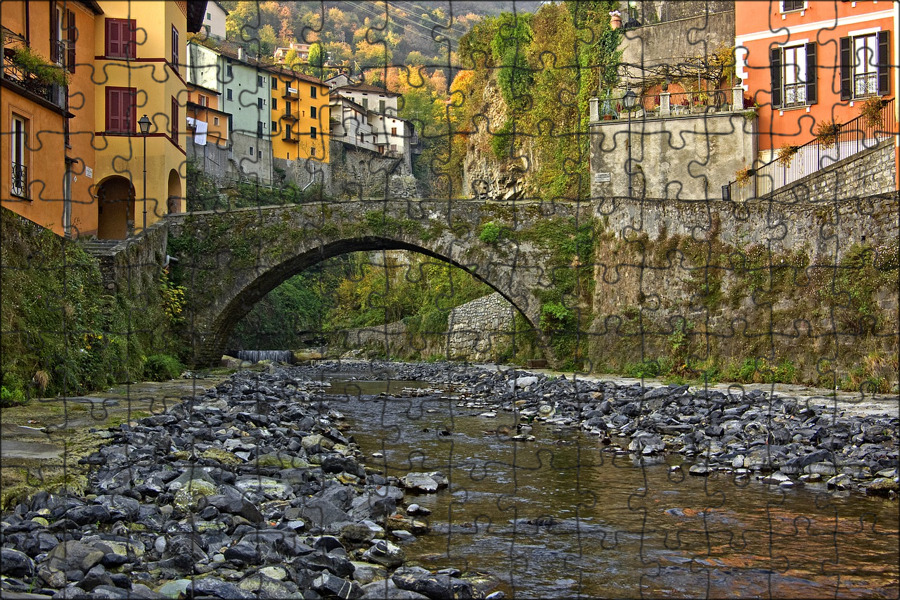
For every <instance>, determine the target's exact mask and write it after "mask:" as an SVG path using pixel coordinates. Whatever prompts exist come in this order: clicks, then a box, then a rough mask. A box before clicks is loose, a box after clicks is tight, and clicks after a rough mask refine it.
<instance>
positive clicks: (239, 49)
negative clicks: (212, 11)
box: [238, 21, 621, 60]
mask: <svg viewBox="0 0 900 600" xmlns="http://www.w3.org/2000/svg"><path fill="white" fill-rule="evenodd" d="M620 23H621V21H620ZM238 60H244V49H243V48H238Z"/></svg>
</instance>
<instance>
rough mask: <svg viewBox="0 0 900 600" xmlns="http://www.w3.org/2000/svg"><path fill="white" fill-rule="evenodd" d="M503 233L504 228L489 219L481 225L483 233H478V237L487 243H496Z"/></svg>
mask: <svg viewBox="0 0 900 600" xmlns="http://www.w3.org/2000/svg"><path fill="white" fill-rule="evenodd" d="M502 235H503V228H502V227H500V226H499V225H497V224H496V223H494V222H493V221H488V222H487V223H485V224H484V225H482V226H481V233H479V234H478V239H479V240H481V241H482V242H484V243H485V244H496V243H497V242H499V241H500V237H501V236H502Z"/></svg>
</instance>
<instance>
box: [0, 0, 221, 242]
mask: <svg viewBox="0 0 900 600" xmlns="http://www.w3.org/2000/svg"><path fill="white" fill-rule="evenodd" d="M205 6H206V2H205V0H200V1H196V2H194V1H192V2H185V1H179V2H173V1H159V2H138V1H129V0H118V1H113V0H110V1H101V2H94V1H87V0H81V1H78V0H55V1H53V0H51V1H50V2H27V1H24V0H21V1H20V0H5V1H4V2H3V3H2V5H0V8H2V27H3V30H2V33H3V35H2V52H3V72H2V78H0V85H2V91H3V94H2V99H0V132H2V134H3V136H2V138H3V140H4V146H5V147H4V149H3V152H2V153H0V155H2V156H3V157H4V160H2V161H0V162H2V165H0V188H2V189H0V194H2V195H0V201H2V204H3V206H5V207H7V208H10V209H11V210H13V211H15V212H16V213H18V214H20V215H22V216H23V217H25V218H27V219H30V220H32V221H34V222H36V223H38V224H39V225H42V226H44V227H47V228H49V229H51V230H52V231H54V232H55V233H57V234H60V235H67V236H71V237H80V236H97V237H100V238H123V237H125V236H127V235H130V234H133V233H135V232H136V231H140V230H142V229H143V227H145V226H149V225H152V224H153V223H154V222H155V221H157V220H158V219H159V218H160V217H161V216H162V215H164V214H166V213H167V212H171V211H172V210H178V209H179V207H180V206H179V205H180V199H181V197H182V196H183V194H184V191H183V190H184V175H183V170H184V169H183V163H184V149H183V148H184V138H185V127H184V120H185V113H184V110H183V109H182V108H181V106H182V105H183V103H184V96H185V94H184V90H185V83H184V79H183V77H182V76H181V71H182V70H183V69H184V67H183V66H181V65H180V63H181V62H182V59H183V50H182V48H183V45H184V39H185V34H186V31H187V30H188V29H191V30H194V31H196V30H197V29H199V27H200V24H201V23H202V18H203V14H204V13H203V9H204V8H205ZM189 15H190V16H191V19H190V24H191V25H190V27H189V26H188V21H189V19H188V16H189ZM160 23H165V24H166V25H167V26H165V27H160V26H159V24H160ZM139 112H140V113H146V114H148V119H150V120H151V128H150V132H149V134H148V135H147V136H146V137H143V136H142V135H141V134H140V131H139V129H138V119H139ZM7 134H8V135H7ZM7 140H8V141H7ZM145 142H146V145H147V154H146V156H145V155H144V153H143V147H144V143H145ZM7 157H8V158H7ZM144 165H146V169H147V182H146V186H145V185H144V181H143V168H144ZM144 189H146V190H147V193H146V196H145V195H144V194H143V190H144ZM137 198H140V201H141V210H139V209H138V207H137V204H136V200H137ZM143 206H147V207H148V208H147V211H146V212H144V211H143V210H142V209H143ZM144 214H146V215H147V216H146V218H144V216H143V215H144Z"/></svg>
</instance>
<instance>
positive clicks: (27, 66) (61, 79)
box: [11, 46, 69, 87]
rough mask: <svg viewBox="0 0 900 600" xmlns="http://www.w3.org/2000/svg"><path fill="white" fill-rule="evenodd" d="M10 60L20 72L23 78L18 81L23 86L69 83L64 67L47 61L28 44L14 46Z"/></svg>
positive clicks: (62, 84) (64, 84)
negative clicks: (18, 46) (19, 46)
mask: <svg viewBox="0 0 900 600" xmlns="http://www.w3.org/2000/svg"><path fill="white" fill-rule="evenodd" d="M11 62H12V64H13V66H14V67H15V68H16V69H17V70H18V71H20V72H21V73H22V75H23V77H24V79H23V81H22V82H20V83H22V84H23V85H24V86H25V87H32V86H34V85H37V86H40V87H43V86H50V85H59V86H66V85H68V84H69V76H68V74H67V73H66V71H65V69H63V68H61V67H60V66H59V65H54V64H53V63H51V62H49V61H47V60H46V59H45V58H44V57H42V56H41V55H40V54H38V53H37V52H35V51H34V50H32V49H31V48H29V47H28V46H22V47H21V48H16V49H15V51H14V52H13V53H12V56H11ZM29 84H30V85H29Z"/></svg>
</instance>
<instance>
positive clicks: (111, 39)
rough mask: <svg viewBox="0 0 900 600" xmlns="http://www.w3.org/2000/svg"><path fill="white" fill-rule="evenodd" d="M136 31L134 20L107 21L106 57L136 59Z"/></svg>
mask: <svg viewBox="0 0 900 600" xmlns="http://www.w3.org/2000/svg"><path fill="white" fill-rule="evenodd" d="M136 31H137V26H136V24H135V20H134V19H106V57H107V58H135V57H136V55H137V52H136V50H137V44H136V42H135V32H136Z"/></svg>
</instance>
